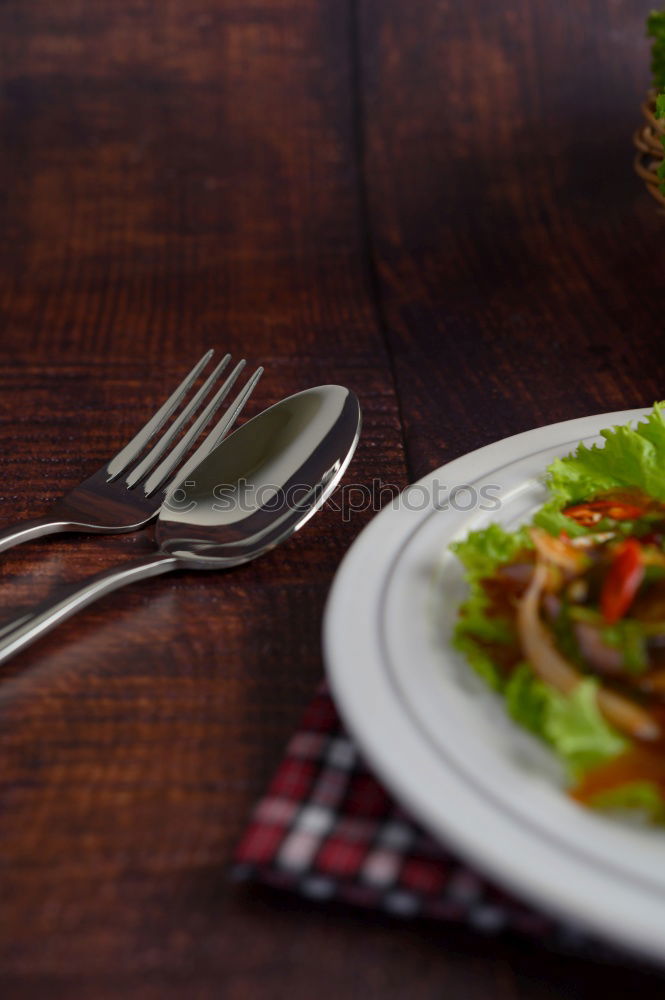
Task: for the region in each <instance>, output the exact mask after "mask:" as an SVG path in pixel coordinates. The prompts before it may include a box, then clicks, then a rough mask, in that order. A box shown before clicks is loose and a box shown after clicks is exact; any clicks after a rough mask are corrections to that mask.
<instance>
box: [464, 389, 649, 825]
mask: <svg viewBox="0 0 665 1000" xmlns="http://www.w3.org/2000/svg"><path fill="white" fill-rule="evenodd" d="M601 433H602V436H603V438H604V439H605V440H604V443H603V444H602V445H594V446H592V447H590V448H589V447H587V446H586V445H584V444H580V445H579V446H578V448H577V449H576V451H575V452H574V453H572V454H570V455H568V456H567V457H565V458H562V459H557V460H556V461H554V462H553V463H552V464H551V465H550V466H549V468H548V469H547V479H546V482H547V487H548V490H549V495H550V498H549V500H548V501H547V503H546V504H545V505H544V507H542V508H541V509H540V510H539V511H538V513H537V514H536V515H535V517H534V518H533V521H532V522H531V524H529V525H526V526H523V527H521V528H520V529H519V530H517V531H513V532H508V531H505V530H504V529H503V528H502V527H501V526H500V525H498V524H491V525H490V526H489V527H487V528H485V529H483V530H481V531H473V532H471V533H470V534H469V535H468V536H467V538H466V539H464V540H463V541H460V542H456V543H454V544H453V546H452V548H453V550H454V552H455V553H456V554H457V556H458V558H459V559H460V560H461V562H462V563H463V565H464V567H465V570H466V578H467V581H468V583H469V588H470V591H469V596H468V598H467V599H466V601H465V602H464V603H463V604H462V606H461V608H460V611H459V617H458V620H457V625H456V629H455V637H454V644H455V646H456V648H457V649H459V650H461V651H462V652H463V653H464V654H465V656H466V657H467V659H468V661H469V663H470V664H471V666H472V667H473V668H474V669H475V670H476V671H477V672H478V673H479V674H480V675H481V676H482V677H483V679H484V680H485V681H486V682H487V683H488V684H489V685H490V686H491V687H493V688H494V689H495V690H497V691H498V692H500V693H501V694H502V696H503V698H504V701H505V705H506V709H507V711H508V713H509V715H510V716H511V717H512V718H513V719H514V720H515V721H516V722H517V723H519V724H520V725H522V726H524V727H525V728H526V729H528V730H530V731H531V732H532V733H534V734H535V735H536V736H538V737H539V738H540V739H542V740H544V741H545V742H546V743H547V744H549V745H550V746H551V747H552V749H553V750H554V751H555V753H556V754H557V755H558V756H559V758H560V759H561V760H562V761H563V763H564V765H565V767H566V771H567V773H568V775H569V779H570V784H569V793H570V794H571V795H572V797H573V798H574V799H576V800H577V801H579V802H581V803H584V804H585V805H588V806H592V807H594V808H601V809H610V810H621V811H625V810H628V811H631V812H632V811H638V812H639V813H640V814H642V815H646V816H647V817H648V818H649V819H651V820H653V821H655V822H665V403H657V404H656V405H655V406H654V408H653V410H652V412H651V413H650V414H649V415H648V416H647V417H646V418H645V420H644V421H642V422H640V423H639V424H638V425H637V426H636V427H631V426H629V425H626V426H620V427H614V428H612V429H609V430H605V431H602V432H601Z"/></svg>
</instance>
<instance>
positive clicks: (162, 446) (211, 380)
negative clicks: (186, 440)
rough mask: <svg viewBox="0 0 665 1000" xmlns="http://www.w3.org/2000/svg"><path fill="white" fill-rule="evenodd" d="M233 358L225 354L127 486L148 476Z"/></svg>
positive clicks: (133, 472)
mask: <svg viewBox="0 0 665 1000" xmlns="http://www.w3.org/2000/svg"><path fill="white" fill-rule="evenodd" d="M230 360H231V355H230V354H225V355H224V357H223V358H222V360H221V361H220V362H219V364H218V365H217V367H216V368H215V369H214V371H213V372H212V373H211V374H210V375H209V376H208V378H207V379H206V380H205V382H204V383H203V385H202V386H201V388H200V389H199V390H198V392H197V393H196V395H194V396H192V398H191V400H190V401H189V403H188V404H187V406H186V407H185V408H184V410H183V411H182V413H180V414H179V415H178V418H177V419H176V420H174V421H173V423H172V424H171V426H170V427H169V429H168V430H167V431H166V432H165V433H164V434H162V436H161V438H160V439H159V441H157V443H156V444H155V445H154V447H152V448H151V449H150V451H149V452H148V454H147V455H146V456H145V458H144V459H143V461H141V462H139V464H138V465H137V466H136V468H134V469H132V471H131V472H130V474H129V475H128V476H127V480H126V483H127V486H128V488H129V489H131V488H132V487H133V486H136V484H137V483H140V482H141V480H142V479H143V478H144V477H145V476H147V474H148V473H149V472H150V470H151V469H152V468H154V466H155V465H156V464H157V459H158V458H159V457H160V455H163V454H164V452H165V450H166V449H167V448H168V446H169V445H170V444H171V442H172V441H173V440H174V439H175V438H176V437H177V435H178V434H179V433H180V431H181V430H182V428H183V427H184V426H185V424H186V423H187V421H188V420H189V418H190V416H191V415H192V413H195V412H196V410H198V408H199V405H200V403H201V401H202V400H203V399H205V397H206V396H207V395H208V392H209V391H210V389H211V387H212V386H213V385H214V384H215V382H217V381H218V379H219V376H220V375H221V373H222V372H223V371H224V369H225V368H226V366H227V365H228V363H229V361H230Z"/></svg>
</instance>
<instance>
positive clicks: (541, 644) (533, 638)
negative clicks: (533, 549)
mask: <svg viewBox="0 0 665 1000" xmlns="http://www.w3.org/2000/svg"><path fill="white" fill-rule="evenodd" d="M547 576H548V573H547V566H546V564H545V563H544V562H542V561H539V562H537V563H536V568H535V570H534V574H533V578H532V580H531V583H530V584H529V587H528V589H527V591H526V593H525V594H524V597H523V598H522V600H521V601H520V602H519V604H518V606H517V633H518V636H519V639H520V644H521V646H522V652H523V653H524V656H525V658H526V659H527V660H528V661H529V663H530V664H531V666H532V667H533V669H534V672H535V673H536V674H537V675H538V677H540V679H541V680H543V681H544V682H545V683H546V684H550V685H551V686H552V687H553V688H554V689H555V690H556V691H560V692H561V694H565V695H569V694H572V693H573V692H574V691H575V689H576V688H577V686H578V685H579V683H580V681H581V680H582V675H581V674H580V672H579V671H578V670H577V669H576V668H575V667H574V666H573V665H572V664H571V663H569V662H568V660H566V658H565V657H564V656H562V655H561V653H560V652H559V651H558V649H557V648H556V646H555V645H554V641H553V638H552V636H551V634H550V632H549V631H548V629H547V628H546V626H545V625H544V624H543V622H542V621H541V619H540V614H539V607H540V598H541V595H542V592H543V588H544V587H545V584H546V581H547ZM597 697H598V707H599V708H600V710H601V712H602V713H603V715H604V716H605V718H606V719H607V721H608V722H610V723H611V724H612V725H613V726H616V728H617V729H619V730H620V731H621V732H622V733H626V735H628V736H631V737H632V738H633V739H636V740H646V741H651V740H657V739H658V738H659V737H660V735H661V733H660V727H659V726H658V724H657V722H656V721H655V719H653V718H652V716H651V715H649V713H648V712H647V711H646V710H645V709H643V708H642V707H641V706H640V705H637V704H635V702H632V701H630V700H629V699H628V698H626V697H624V696H623V695H621V694H618V693H617V692H614V691H611V690H609V689H607V688H603V687H600V688H599V689H598V696H597Z"/></svg>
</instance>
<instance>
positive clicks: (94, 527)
mask: <svg viewBox="0 0 665 1000" xmlns="http://www.w3.org/2000/svg"><path fill="white" fill-rule="evenodd" d="M213 353H214V352H213V351H208V352H207V353H206V354H204V355H203V357H202V358H201V360H200V361H198V362H197V363H196V364H195V365H194V367H193V368H192V370H191V371H190V373H189V374H188V375H187V376H185V378H184V379H183V380H182V382H181V383H180V385H179V386H178V388H177V389H176V390H175V391H174V392H173V393H172V394H171V395H170V396H169V398H168V399H167V400H166V402H165V403H164V405H163V406H161V407H160V408H159V409H158V410H157V412H156V413H155V414H154V415H153V416H152V417H151V418H150V420H148V422H147V424H145V426H144V427H142V428H141V430H140V431H139V432H138V434H136V435H135V436H134V437H133V438H132V439H131V441H129V442H128V444H126V445H125V447H124V448H122V449H121V450H120V451H119V452H118V454H117V455H115V456H114V457H113V458H112V459H111V461H110V462H109V463H108V464H107V465H103V466H102V467H101V469H98V470H97V472H95V473H93V475H92V476H90V477H89V478H88V479H85V480H84V481H83V482H82V483H80V484H79V485H78V486H75V487H74V489H73V490H71V491H70V492H69V493H67V494H66V496H64V497H63V498H62V499H61V500H58V501H57V502H56V503H55V504H54V505H53V507H52V508H51V510H50V511H49V513H48V514H47V515H45V516H43V517H39V518H36V519H35V520H31V521H21V522H18V523H17V524H13V525H10V526H9V527H8V528H5V529H4V530H1V531H0V552H2V551H4V550H5V549H9V548H11V547H12V546H14V545H20V544H21V542H27V541H28V540H30V539H32V538H40V537H41V536H42V535H50V534H55V533H57V532H61V531H76V532H82V533H84V534H116V533H120V532H123V531H136V530H137V529H138V528H142V527H143V526H144V525H146V524H148V523H149V522H150V521H152V520H153V518H155V517H157V514H158V513H159V509H160V507H161V505H162V502H163V499H164V493H165V492H166V491H167V490H168V489H169V487H170V486H171V485H172V482H173V478H174V476H176V475H177V478H178V480H181V479H183V478H184V477H185V476H187V474H188V470H191V469H194V468H196V466H197V465H198V464H199V463H200V462H201V461H203V459H204V458H205V457H206V455H208V453H209V452H211V451H212V449H213V448H214V447H215V446H216V445H217V444H219V442H220V441H221V440H222V438H223V437H224V436H225V435H226V434H227V433H228V431H229V430H230V429H231V427H232V426H233V424H234V423H235V421H236V420H237V418H238V416H239V415H240V413H241V411H242V409H243V407H244V405H245V403H246V402H247V400H248V399H249V397H250V396H251V394H252V392H253V391H254V387H255V386H256V383H257V382H258V381H259V379H260V378H261V375H262V374H263V368H257V370H256V371H255V372H254V373H253V375H252V376H251V378H249V379H248V381H247V382H246V383H245V385H244V387H243V389H242V390H241V391H240V392H239V393H238V395H237V396H236V398H235V399H234V400H233V402H232V403H231V405H230V406H229V407H228V409H227V411H226V413H225V414H224V416H223V417H222V418H221V420H220V421H219V422H218V423H217V425H216V426H215V427H214V429H213V430H212V431H211V432H210V433H209V434H208V436H207V437H206V438H205V439H204V440H203V442H202V443H201V444H200V445H199V447H198V449H197V450H196V451H195V452H194V454H193V455H192V456H191V458H189V459H188V460H187V461H186V462H185V463H184V464H183V459H184V458H185V456H186V455H187V453H188V451H189V450H190V448H191V447H192V446H193V445H194V443H195V442H196V441H197V440H198V438H199V437H200V436H201V435H202V433H203V431H204V430H205V428H206V427H207V426H208V424H209V423H210V421H211V420H212V418H213V416H214V415H215V413H216V412H217V410H218V409H219V407H220V406H221V405H222V403H223V402H224V400H225V399H226V397H227V396H228V394H229V392H230V391H231V389H232V388H233V385H234V384H235V382H236V381H237V379H238V376H239V375H240V373H241V371H242V370H243V368H244V367H245V364H246V362H245V361H244V360H243V361H240V362H238V364H237V365H236V366H235V368H234V369H233V370H232V372H231V373H230V374H229V375H228V376H227V378H226V379H225V380H224V382H223V383H222V385H221V386H219V388H216V387H217V386H218V383H219V382H220V379H221V375H222V372H223V371H224V370H225V369H226V368H227V366H228V364H229V362H230V360H231V355H230V354H226V355H225V356H224V357H223V358H222V360H221V361H220V362H219V364H218V365H216V367H215V368H214V370H213V371H212V372H211V373H210V374H209V375H208V377H207V378H206V380H205V382H204V383H203V384H202V385H201V387H200V388H199V389H198V390H197V391H196V392H195V393H194V395H193V396H192V397H191V399H190V400H189V402H188V403H187V404H186V405H185V406H184V407H183V409H182V411H181V412H180V413H179V414H178V415H177V417H176V419H175V420H174V421H173V423H171V425H170V426H169V427H168V428H167V429H166V430H165V431H164V432H163V434H162V435H161V436H160V437H159V438H158V439H157V441H156V442H154V443H153V444H152V446H151V447H150V448H149V450H148V445H150V443H151V441H152V439H153V438H154V437H155V435H156V434H157V433H158V432H159V431H160V430H161V429H162V427H163V426H164V424H165V423H166V421H167V420H168V419H169V417H170V416H171V414H172V413H174V411H175V410H176V409H177V408H178V406H180V404H181V403H183V402H184V400H185V399H186V397H187V394H188V392H189V390H190V388H191V386H192V385H193V384H194V382H195V381H196V379H197V378H198V376H199V375H200V374H201V372H202V371H203V369H204V368H205V367H206V365H207V364H208V362H209V361H210V359H211V358H212V356H213ZM215 389H216V391H214V393H213V390H215ZM196 414H198V416H196V419H195V420H194V421H193V423H192V424H191V426H190V427H189V428H188V429H187V430H186V431H185V432H184V433H183V434H182V436H181V437H179V435H180V434H181V432H183V431H184V430H185V427H186V426H187V424H188V422H189V421H190V420H191V419H192V418H193V417H194V416H195V415H196Z"/></svg>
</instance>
